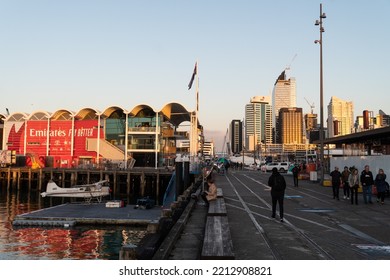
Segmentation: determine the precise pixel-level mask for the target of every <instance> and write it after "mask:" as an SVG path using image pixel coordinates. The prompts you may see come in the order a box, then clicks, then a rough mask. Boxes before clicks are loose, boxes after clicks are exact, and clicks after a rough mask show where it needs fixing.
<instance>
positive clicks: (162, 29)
mask: <svg viewBox="0 0 390 280" xmlns="http://www.w3.org/2000/svg"><path fill="white" fill-rule="evenodd" d="M320 2H322V3H323V12H325V13H326V15H327V18H326V19H325V20H324V28H325V33H323V41H324V42H323V58H324V104H325V105H327V104H328V103H329V101H330V97H331V96H337V97H339V98H341V99H344V100H348V101H353V102H354V108H355V116H356V115H361V114H362V111H363V110H365V109H367V110H369V111H373V112H374V113H378V111H379V109H382V110H383V111H385V112H386V113H388V114H390V102H389V97H388V96H389V94H390V83H389V81H388V77H389V69H390V68H389V67H390V55H389V51H390V31H389V28H390V17H389V12H390V1H388V0H373V1H369V0H366V1H363V0H354V1H347V0H344V1H341V0H323V1H316V0H294V1H292V0H278V1H271V0H240V1H238V0H236V1H232V0H188V1H184V0H183V1H182V0H176V1H174V0H160V1H157V0H110V1H108V0H66V1H65V0H63V1H60V0H57V1H55V0H34V1H32V0H12V1H10V0H8V1H5V0H0V96H1V97H0V98H1V101H0V102H1V106H0V113H5V111H6V110H5V108H8V109H9V110H10V112H11V113H12V112H26V113H32V112H34V111H37V110H45V111H49V112H53V111H56V110H58V109H61V108H65V109H69V110H72V111H77V110H79V109H81V108H84V107H91V108H94V109H98V110H104V109H105V108H107V107H109V106H113V105H117V106H120V107H122V108H126V109H132V108H133V107H134V106H135V105H138V104H141V103H142V104H148V105H151V106H152V107H153V108H154V109H155V110H160V109H161V108H162V107H163V106H164V105H165V104H167V103H169V102H179V103H181V104H183V105H184V106H185V107H186V108H187V109H188V110H194V109H195V104H196V102H195V100H196V99H195V90H194V88H193V89H192V90H190V91H188V90H187V85H188V82H189V80H190V78H191V74H192V71H193V68H194V64H195V61H197V60H198V61H199V80H200V113H199V118H200V122H201V123H202V124H203V126H204V128H205V131H206V133H205V134H206V138H207V140H211V139H213V140H214V141H215V142H216V144H217V146H219V149H220V143H221V141H223V136H224V135H225V133H226V130H227V128H228V125H229V123H230V121H231V120H232V119H243V117H244V106H245V104H247V103H249V99H250V97H252V96H256V95H270V94H271V91H272V88H273V85H274V82H275V80H276V78H277V77H278V76H279V74H280V73H281V72H282V71H283V70H284V69H285V68H286V67H287V66H290V70H289V71H287V76H288V77H295V78H296V82H297V106H298V107H302V108H303V109H304V111H305V112H309V110H310V106H309V104H308V102H307V101H306V100H305V98H306V99H307V100H308V101H309V103H310V104H311V103H314V105H315V108H314V112H315V113H319V45H316V44H314V40H316V39H319V28H318V26H315V25H314V23H315V20H316V19H318V18H319V13H320V12H319V7H320ZM294 57H295V58H294ZM290 64H291V65H290ZM326 114H327V111H326V109H325V117H324V118H325V121H326ZM221 136H222V138H221ZM221 139H222V140H221Z"/></svg>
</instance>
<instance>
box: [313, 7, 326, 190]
mask: <svg viewBox="0 0 390 280" xmlns="http://www.w3.org/2000/svg"><path fill="white" fill-rule="evenodd" d="M324 18H326V15H325V13H323V12H322V4H320V18H319V19H317V20H316V22H315V25H318V26H319V27H320V39H319V40H315V41H314V43H316V44H317V43H318V44H320V161H321V162H320V164H321V178H320V180H321V184H324V87H323V76H322V74H323V73H322V46H323V40H322V33H323V32H324V31H325V30H324V28H323V27H322V20H323V19H324Z"/></svg>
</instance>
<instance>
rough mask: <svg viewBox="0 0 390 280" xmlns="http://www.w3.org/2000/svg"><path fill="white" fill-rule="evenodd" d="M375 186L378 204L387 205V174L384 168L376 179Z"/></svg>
mask: <svg viewBox="0 0 390 280" xmlns="http://www.w3.org/2000/svg"><path fill="white" fill-rule="evenodd" d="M374 183H375V186H376V191H377V200H376V201H377V202H379V200H380V203H381V204H384V203H385V193H386V174H385V172H384V171H383V169H382V168H380V169H379V171H378V174H377V175H376V177H375V181H374Z"/></svg>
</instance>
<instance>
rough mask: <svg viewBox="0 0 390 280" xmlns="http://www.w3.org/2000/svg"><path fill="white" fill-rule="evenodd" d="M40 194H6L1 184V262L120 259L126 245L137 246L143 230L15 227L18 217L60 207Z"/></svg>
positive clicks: (84, 227) (80, 227)
mask: <svg viewBox="0 0 390 280" xmlns="http://www.w3.org/2000/svg"><path fill="white" fill-rule="evenodd" d="M62 202H63V201H62V200H61V199H59V200H58V201H51V202H50V201H49V200H44V199H42V198H41V197H40V195H39V193H37V192H34V191H32V192H31V193H23V192H16V191H7V190H6V189H5V188H4V187H2V186H1V184H0V259H3V260H5V259H7V260H17V259H24V260H33V259H49V260H54V259H118V258H119V251H120V248H121V247H122V245H124V244H129V243H132V244H137V243H138V242H139V240H140V239H141V238H142V237H143V236H144V234H145V231H144V228H132V227H129V226H118V225H116V226H104V227H103V226H102V227H97V226H75V227H72V228H52V227H46V228H45V227H13V226H12V221H13V219H14V217H15V216H17V215H20V214H23V213H27V212H32V211H37V210H40V209H43V208H46V207H49V206H50V205H49V204H50V203H51V204H52V205H53V204H54V205H58V204H60V203H62Z"/></svg>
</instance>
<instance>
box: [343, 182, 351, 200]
mask: <svg viewBox="0 0 390 280" xmlns="http://www.w3.org/2000/svg"><path fill="white" fill-rule="evenodd" d="M349 189H350V188H349V183H348V182H344V186H343V190H344V196H346V197H349Z"/></svg>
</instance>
